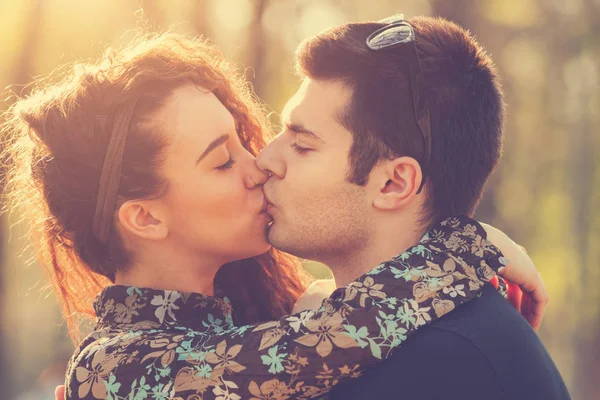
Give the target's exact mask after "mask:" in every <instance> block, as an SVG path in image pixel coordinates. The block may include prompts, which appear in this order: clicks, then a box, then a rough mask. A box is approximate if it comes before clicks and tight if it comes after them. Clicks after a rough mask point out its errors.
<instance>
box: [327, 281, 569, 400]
mask: <svg viewBox="0 0 600 400" xmlns="http://www.w3.org/2000/svg"><path fill="white" fill-rule="evenodd" d="M539 391H542V392H543V393H548V396H547V397H544V398H547V399H568V398H569V397H568V393H567V391H566V388H565V386H564V383H563V381H562V379H561V377H560V374H559V373H558V371H557V370H556V367H555V366H554V363H553V362H552V360H551V359H550V356H549V355H548V353H547V352H546V350H545V348H544V346H543V345H542V344H541V342H540V341H539V339H538V337H537V335H536V334H535V332H534V331H533V330H532V329H531V328H530V327H529V325H528V323H527V321H525V320H524V319H523V317H522V316H521V315H520V314H519V313H518V312H517V311H516V310H515V309H514V308H513V307H512V306H511V305H510V304H509V303H508V302H507V301H505V300H504V299H503V298H502V296H500V295H499V294H498V293H497V292H496V291H495V290H494V289H493V288H491V287H489V288H486V289H485V290H484V292H483V294H482V296H481V297H480V298H478V299H475V300H472V301H470V302H469V303H467V304H465V305H462V306H460V307H459V308H457V309H456V310H453V311H452V312H451V313H449V314H447V315H446V316H444V317H443V318H441V319H439V320H437V321H435V322H433V323H432V324H431V325H429V326H427V327H425V328H423V329H422V330H421V331H420V332H419V333H418V334H416V335H414V336H413V337H412V338H410V339H409V340H407V342H406V343H404V344H403V345H402V346H401V347H400V348H399V349H397V350H396V352H395V353H394V354H393V355H392V356H391V357H390V358H389V359H388V360H386V361H385V362H384V363H382V364H381V365H380V366H378V367H375V368H373V369H371V370H368V371H366V372H365V374H364V376H363V377H362V378H360V379H358V380H357V381H354V382H349V383H348V384H346V385H344V386H342V387H340V388H339V389H337V390H334V391H333V392H332V396H331V398H332V399H342V398H344V399H361V398H375V397H369V396H373V395H376V396H377V398H397V397H398V396H399V395H408V396H409V397H408V398H410V395H413V396H415V398H420V399H427V398H438V397H439V396H443V397H444V398H447V399H454V398H461V399H471V398H473V399H476V398H485V399H490V400H491V399H505V398H514V399H517V398H538V397H535V394H536V392H537V394H539ZM467 392H468V393H467ZM531 393H533V394H534V396H533V397H531V396H530V397H527V395H528V394H531Z"/></svg>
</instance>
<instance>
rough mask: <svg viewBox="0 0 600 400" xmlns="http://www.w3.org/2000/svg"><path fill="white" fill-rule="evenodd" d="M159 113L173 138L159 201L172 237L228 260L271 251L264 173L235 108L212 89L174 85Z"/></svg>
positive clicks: (163, 128) (201, 252)
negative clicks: (245, 139) (241, 137)
mask: <svg viewBox="0 0 600 400" xmlns="http://www.w3.org/2000/svg"><path fill="white" fill-rule="evenodd" d="M159 118H160V119H159V120H158V121H157V122H158V123H159V124H160V126H161V131H162V134H164V135H167V137H168V140H169V142H170V144H169V146H168V148H167V152H166V159H165V163H164V165H163V168H162V170H161V173H162V175H163V176H164V177H165V178H166V179H167V180H168V183H169V186H168V190H167V192H166V194H165V195H164V196H163V197H161V198H160V199H159V200H158V201H159V202H160V206H161V208H162V210H163V213H164V215H165V218H164V219H165V222H166V224H167V227H168V240H170V241H171V242H172V243H175V244H176V246H177V247H178V248H180V249H181V250H185V251H190V250H191V252H192V253H197V254H199V255H202V256H208V257H212V258H214V259H216V260H222V261H223V262H229V261H234V260H239V259H244V258H248V257H253V256H256V255H259V254H262V253H264V252H266V251H267V250H268V249H269V247H270V245H269V243H268V241H267V227H268V224H269V222H270V221H271V218H270V216H269V215H268V214H267V213H266V202H265V198H264V196H263V192H262V183H264V181H265V180H266V178H267V177H266V175H265V174H264V173H263V172H261V171H260V170H259V169H258V168H257V167H256V165H255V162H254V157H253V156H252V154H250V153H249V152H248V151H247V150H246V149H245V148H244V147H243V146H242V144H241V142H240V140H239V137H238V135H237V132H236V127H235V121H234V118H233V116H232V115H231V113H230V112H229V111H228V110H227V109H226V108H225V106H223V104H221V102H220V101H219V100H218V99H217V97H216V96H215V95H214V94H213V93H211V92H209V91H206V90H204V89H202V88H199V87H197V86H195V85H192V84H189V85H185V86H182V87H180V88H178V89H176V90H175V91H174V92H173V94H172V95H171V96H170V98H169V99H168V100H167V103H166V104H165V106H164V107H163V109H162V112H161V113H160V117H159Z"/></svg>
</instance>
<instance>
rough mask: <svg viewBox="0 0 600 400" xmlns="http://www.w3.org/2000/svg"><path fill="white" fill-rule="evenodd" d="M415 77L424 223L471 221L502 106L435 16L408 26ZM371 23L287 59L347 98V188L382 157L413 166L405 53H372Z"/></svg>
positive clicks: (483, 65)
mask: <svg viewBox="0 0 600 400" xmlns="http://www.w3.org/2000/svg"><path fill="white" fill-rule="evenodd" d="M409 23H410V24H411V25H412V26H413V28H414V31H415V35H416V46H417V52H418V54H419V58H420V60H421V66H422V68H423V73H424V76H425V91H426V94H427V98H428V102H429V108H430V112H431V135H432V149H431V161H430V162H429V164H428V165H427V167H426V169H427V177H426V179H427V188H428V192H427V193H428V197H427V201H426V207H425V210H424V213H425V215H424V217H425V218H424V219H425V220H426V221H427V222H428V223H432V222H436V221H439V220H442V219H444V218H447V217H449V216H453V215H469V216H471V215H472V214H473V213H474V211H475V208H476V206H477V204H478V203H479V200H480V199H481V195H482V193H483V186H484V184H485V182H486V180H487V179H488V177H489V175H490V174H491V172H492V170H493V169H494V167H495V166H496V164H497V162H498V160H499V158H500V154H501V151H502V130H503V121H504V101H503V95H502V90H501V86H500V82H499V78H498V76H497V74H496V69H495V66H494V64H493V62H492V60H491V59H490V58H489V56H488V55H487V54H486V53H485V51H484V50H483V49H482V47H481V46H480V45H479V44H478V43H477V42H476V40H475V39H474V38H473V37H472V36H471V35H470V34H469V32H467V31H466V30H464V29H463V28H461V27H459V26H458V25H456V24H454V23H452V22H449V21H447V20H444V19H441V18H429V17H418V18H414V19H412V20H410V21H409ZM383 26H385V24H381V23H372V22H369V23H352V24H346V25H342V26H339V27H335V28H332V29H329V30H327V31H324V32H322V33H320V34H318V35H316V36H314V37H311V38H309V39H307V40H305V41H304V42H303V43H302V44H301V45H300V46H299V48H298V50H297V51H296V68H297V71H298V73H299V74H300V75H301V76H304V77H309V78H312V79H316V80H336V81H340V82H342V83H343V84H345V85H346V86H348V87H349V88H350V89H351V90H352V97H351V100H350V101H349V103H348V104H347V106H346V107H345V109H344V110H341V112H340V115H339V116H338V117H339V121H340V123H341V124H342V125H343V126H344V127H345V128H346V129H348V130H349V131H350V132H352V135H353V140H354V141H353V145H352V148H351V150H350V155H349V158H350V160H349V161H350V166H351V167H350V172H349V180H350V182H352V183H355V184H358V185H365V184H366V182H367V180H368V176H369V173H370V172H371V170H372V169H373V167H374V166H375V165H376V164H377V163H378V162H379V161H380V160H382V159H391V158H393V157H400V156H410V157H413V158H415V159H416V160H421V159H422V158H423V154H424V144H425V143H424V140H423V138H422V135H421V133H420V131H419V129H418V127H417V124H416V120H415V116H414V112H413V101H412V90H411V86H410V85H411V83H410V75H409V69H408V59H407V57H409V56H410V54H409V53H408V52H409V51H410V48H409V46H412V44H403V45H399V46H397V47H394V48H390V49H386V50H382V51H372V50H370V49H369V48H368V47H367V45H366V43H365V40H366V39H367V37H368V36H369V35H370V34H371V33H372V32H374V31H375V30H377V29H379V28H381V27H383Z"/></svg>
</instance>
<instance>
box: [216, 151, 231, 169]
mask: <svg viewBox="0 0 600 400" xmlns="http://www.w3.org/2000/svg"><path fill="white" fill-rule="evenodd" d="M233 164H235V159H234V158H233V157H232V156H231V155H229V160H227V162H226V163H225V164H223V165H220V166H218V167H217V168H216V169H218V170H220V171H223V170H226V169H231V167H233Z"/></svg>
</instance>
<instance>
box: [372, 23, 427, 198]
mask: <svg viewBox="0 0 600 400" xmlns="http://www.w3.org/2000/svg"><path fill="white" fill-rule="evenodd" d="M378 22H380V23H384V24H387V25H386V26H384V27H382V28H380V29H377V30H376V31H375V32H373V33H371V34H370V35H369V37H368V38H367V40H366V43H367V47H368V48H369V49H371V50H373V51H381V50H384V49H390V48H393V47H399V46H405V47H407V48H408V49H409V52H408V55H409V56H408V67H409V71H410V84H411V88H412V100H413V114H414V117H415V121H416V123H417V126H418V127H419V130H420V131H421V135H422V136H423V140H424V143H425V150H424V154H423V155H422V157H421V159H420V160H419V164H420V165H421V171H422V174H423V179H422V181H421V186H419V190H418V191H417V193H420V192H421V190H422V189H423V185H424V184H425V178H426V177H427V169H428V166H429V162H430V159H431V122H430V116H429V103H428V102H427V95H426V93H425V85H424V83H425V77H424V75H423V69H422V68H421V61H420V60H419V54H418V53H417V46H416V42H415V31H414V29H413V27H412V26H411V25H410V24H409V23H408V22H406V21H405V20H404V15H403V14H397V15H393V16H391V17H388V18H385V19H382V20H380V21H378Z"/></svg>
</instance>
